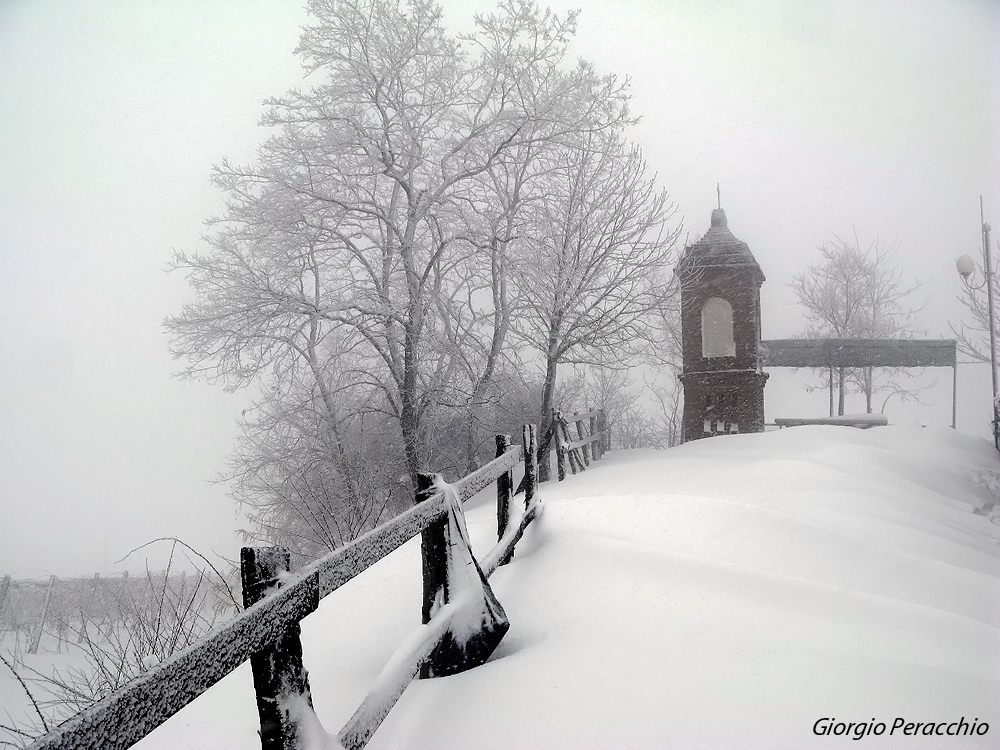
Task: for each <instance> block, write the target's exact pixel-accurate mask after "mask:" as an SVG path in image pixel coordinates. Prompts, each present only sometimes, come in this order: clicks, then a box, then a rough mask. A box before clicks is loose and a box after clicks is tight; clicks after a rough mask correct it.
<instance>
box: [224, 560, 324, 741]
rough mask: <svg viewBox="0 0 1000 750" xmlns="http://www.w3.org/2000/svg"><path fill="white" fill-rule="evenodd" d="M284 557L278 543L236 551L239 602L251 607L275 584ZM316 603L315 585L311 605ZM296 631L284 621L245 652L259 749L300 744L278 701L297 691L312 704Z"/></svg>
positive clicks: (284, 565) (296, 730) (284, 569)
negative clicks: (268, 639) (266, 642)
mask: <svg viewBox="0 0 1000 750" xmlns="http://www.w3.org/2000/svg"><path fill="white" fill-rule="evenodd" d="M289 562H290V555H289V553H288V550H287V549H283V548H281V547H257V548H255V547H243V548H242V549H241V550H240V577H241V579H242V581H243V606H245V607H248V608H249V607H251V606H253V605H254V604H256V603H257V602H259V601H260V600H261V599H263V598H264V597H265V596H267V595H268V594H269V593H270V592H271V591H272V590H273V589H274V588H277V587H279V586H281V581H280V575H281V573H287V572H288V569H289ZM318 605H319V587H318V586H317V588H316V601H315V604H314V608H315V606H318ZM300 633H301V627H300V626H299V623H297V622H296V623H294V624H292V625H289V626H288V628H287V629H286V630H285V632H284V633H283V634H282V635H281V636H280V637H279V638H278V640H276V641H275V642H274V643H272V644H271V645H270V646H268V647H267V648H264V649H262V650H261V651H258V652H257V653H256V654H254V655H253V656H251V657H250V667H251V669H252V670H253V685H254V690H255V691H256V693H257V713H258V714H259V716H260V744H261V749H262V750H299V748H301V747H302V746H303V745H302V743H303V738H301V737H300V736H299V728H298V725H297V723H296V722H295V721H294V719H293V718H292V717H291V716H290V714H289V706H287V705H282V703H283V702H284V701H285V700H287V699H289V698H292V697H293V696H296V695H297V696H299V697H300V699H304V700H305V701H306V703H307V704H308V705H309V707H310V708H312V694H311V693H310V691H309V673H308V672H307V671H306V670H305V667H304V666H303V665H302V641H301V640H300V638H299V635H300Z"/></svg>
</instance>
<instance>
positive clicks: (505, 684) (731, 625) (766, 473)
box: [137, 426, 1000, 750]
mask: <svg viewBox="0 0 1000 750" xmlns="http://www.w3.org/2000/svg"><path fill="white" fill-rule="evenodd" d="M998 480H1000V460H998V458H997V455H996V452H995V451H994V450H993V448H992V446H991V445H990V444H988V443H987V442H986V441H983V440H981V439H979V438H971V437H967V436H965V435H962V434H959V433H955V432H953V431H951V430H935V429H931V428H925V429H921V428H919V427H914V428H902V427H892V426H890V427H883V428H875V429H871V430H867V431H861V430H855V429H851V428H846V427H796V428H791V429H786V430H782V431H779V432H772V433H767V434H762V435H735V436H726V437H718V438H713V439H710V440H702V441H699V442H696V443H691V444H688V445H685V446H683V447H680V448H674V449H671V450H668V451H663V452H657V451H634V452H621V453H611V454H609V455H608V456H607V457H606V458H605V459H604V460H603V461H601V462H599V463H597V464H596V465H594V467H593V468H592V469H591V470H590V471H588V472H587V473H586V474H583V475H579V476H576V477H571V478H570V479H568V480H567V481H565V482H562V483H555V482H552V483H548V484H545V485H542V488H541V492H542V497H543V500H544V504H545V510H544V513H543V514H542V516H541V517H540V518H539V519H538V520H537V521H536V522H535V523H534V524H533V525H532V526H531V527H530V528H529V529H528V531H527V532H526V534H525V539H524V541H523V542H522V544H521V546H520V547H519V548H518V551H517V554H516V556H515V559H514V561H513V562H512V563H511V564H510V565H509V566H507V567H505V568H501V569H500V570H499V571H498V572H497V573H496V574H495V575H494V576H493V577H492V578H491V579H490V582H491V585H492V586H493V589H494V591H495V592H496V594H497V596H498V597H499V599H500V601H501V603H502V604H503V607H504V609H505V610H506V612H507V615H508V617H509V618H510V622H511V629H510V632H509V633H508V635H507V637H506V639H505V640H504V642H503V643H502V644H501V645H500V647H499V649H498V650H497V652H496V654H494V656H493V658H492V659H491V661H490V662H489V663H487V664H486V665H485V666H483V667H480V668H478V669H475V670H473V671H471V672H467V673H465V674H461V675H457V676H452V677H446V678H439V679H434V680H426V681H418V682H414V683H413V684H412V685H411V686H410V687H409V688H408V689H407V691H406V693H404V695H403V697H402V699H401V700H400V702H399V703H398V704H397V705H396V707H395V708H394V709H393V711H392V712H391V713H390V714H389V717H388V718H387V720H386V722H385V724H383V726H382V728H381V729H379V731H378V732H377V733H376V734H375V736H374V738H373V739H372V742H371V744H370V745H369V747H371V748H463V749H473V748H504V749H505V750H509V749H510V748H612V747H614V748H619V747H648V748H654V747H655V748H664V747H670V748H806V747H831V746H843V745H844V744H845V743H848V744H849V743H850V740H848V738H846V737H830V736H816V735H815V734H813V726H814V724H815V723H816V722H817V720H818V719H821V718H823V717H830V718H836V719H837V720H838V721H845V722H846V721H851V722H870V721H871V720H872V719H874V720H875V722H876V723H877V722H885V723H886V724H887V729H886V731H885V733H884V734H883V735H881V736H867V737H865V738H864V739H863V740H862V741H861V742H862V743H863V744H865V745H869V746H874V747H880V748H882V747H886V748H888V747H901V748H902V747H905V748H935V747H942V748H945V747H946V748H965V747H983V748H986V747H998V746H1000V525H996V524H995V523H993V522H991V520H990V519H989V518H988V517H986V515H988V508H989V506H990V504H991V503H992V502H993V500H994V495H993V493H992V491H991V490H990V488H989V487H990V485H992V486H998ZM489 492H490V490H487V491H486V492H485V493H484V494H483V495H482V496H481V497H480V498H477V499H475V500H473V501H472V502H471V503H470V504H468V505H467V506H466V507H467V509H468V526H469V531H470V534H471V536H472V541H473V545H474V549H476V550H477V552H478V553H479V554H484V553H485V552H486V551H487V550H488V549H489V547H490V546H491V544H492V542H493V540H495V536H494V534H495V526H494V524H495V520H494V517H493V507H492V504H491V501H490V497H489ZM984 509H986V510H984ZM977 511H978V513H977ZM984 513H985V514H986V515H984ZM419 617H420V563H419V541H418V540H413V541H411V542H409V543H408V544H407V545H405V546H404V547H402V548H401V549H400V550H398V551H397V552H395V553H393V554H392V555H390V556H389V557H388V558H386V559H385V560H383V561H382V562H381V563H379V564H378V565H376V566H375V567H374V568H372V569H370V570H368V571H367V572H365V573H364V574H362V575H361V576H359V577H358V578H357V579H355V580H354V581H352V582H351V583H350V584H348V585H347V586H345V587H344V588H342V589H340V590H339V591H337V592H335V593H334V594H332V595H331V596H329V597H327V598H326V599H325V600H323V602H322V603H321V605H320V608H319V610H318V611H317V612H316V613H314V614H313V615H311V616H310V617H308V618H307V619H306V620H304V621H303V624H302V632H303V649H304V655H305V663H306V667H307V668H308V669H309V671H310V681H311V683H312V692H313V698H314V700H315V702H316V709H317V714H318V716H319V719H320V721H321V722H322V723H323V725H324V726H325V727H326V729H327V730H328V731H330V732H331V733H336V732H337V731H338V730H339V729H340V727H341V726H342V725H343V724H344V722H345V721H346V720H347V718H348V717H349V716H350V715H351V713H352V712H353V711H354V709H355V708H357V706H358V704H359V703H360V702H361V700H362V698H363V697H364V695H365V693H366V692H367V690H368V689H369V687H370V686H371V685H372V683H373V681H374V679H375V677H376V675H378V673H379V672H380V670H381V669H382V667H383V665H384V664H385V661H386V660H387V659H388V657H389V656H390V655H391V654H392V652H393V651H394V650H395V648H396V646H397V645H398V644H399V643H400V642H401V641H402V640H403V639H404V638H406V637H407V635H408V634H410V633H412V631H413V629H414V628H415V627H418V626H419ZM897 717H899V718H903V719H905V720H906V721H907V722H917V721H919V722H957V721H959V720H960V719H961V718H962V717H965V719H966V721H967V722H970V723H971V721H972V720H973V719H978V721H979V722H984V721H985V722H988V723H989V725H990V728H989V731H988V733H987V734H986V735H985V736H980V737H936V738H934V737H924V736H916V737H914V736H903V735H902V734H901V731H902V730H898V729H897V731H896V732H895V733H894V735H893V736H891V737H890V736H889V732H888V728H889V727H891V725H892V723H893V722H894V720H895V719H896V718H897ZM256 721H257V719H256V709H255V705H254V694H253V686H252V680H251V675H250V669H249V664H245V665H243V667H241V668H240V669H239V670H237V671H236V672H235V673H233V674H232V675H230V676H229V677H227V678H226V679H225V680H223V681H222V682H220V683H219V684H218V685H216V686H215V687H214V688H212V689H211V690H209V691H208V692H207V693H206V694H205V695H203V696H202V697H201V698H199V699H198V700H197V701H195V702H194V703H193V704H192V705H190V706H189V707H188V708H186V709H184V710H183V711H182V712H181V713H180V714H178V715H177V716H175V717H174V718H173V719H171V720H170V721H169V722H167V723H166V724H165V725H163V726H162V727H160V728H159V729H158V730H156V732H154V733H153V734H152V735H150V736H149V737H148V738H146V739H145V740H144V741H143V742H141V743H140V744H139V745H138V746H137V747H140V748H144V749H145V750H150V749H151V748H185V750H196V749H197V748H213V749H214V748H247V749H248V750H250V749H252V748H259V747H260V744H259V740H258V738H257V734H256V728H257V727H256Z"/></svg>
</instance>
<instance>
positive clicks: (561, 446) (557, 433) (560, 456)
mask: <svg viewBox="0 0 1000 750" xmlns="http://www.w3.org/2000/svg"><path fill="white" fill-rule="evenodd" d="M552 437H553V438H555V441H556V468H557V469H558V470H559V481H560V482H561V481H562V480H564V479H565V478H566V444H565V443H564V442H563V440H564V438H563V434H562V412H558V411H557V412H555V413H554V414H553V415H552Z"/></svg>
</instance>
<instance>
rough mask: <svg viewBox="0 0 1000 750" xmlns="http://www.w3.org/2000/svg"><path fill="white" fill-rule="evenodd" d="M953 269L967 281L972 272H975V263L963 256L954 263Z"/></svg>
mask: <svg viewBox="0 0 1000 750" xmlns="http://www.w3.org/2000/svg"><path fill="white" fill-rule="evenodd" d="M955 267H956V268H958V272H959V273H960V274H962V278H963V279H967V278H969V276H971V275H972V272H973V271H975V270H976V261H974V260H973V259H972V258H970V257H969V256H968V255H963V256H961V257H960V258H959V259H958V260H957V261H955Z"/></svg>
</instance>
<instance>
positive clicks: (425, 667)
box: [413, 473, 448, 679]
mask: <svg viewBox="0 0 1000 750" xmlns="http://www.w3.org/2000/svg"><path fill="white" fill-rule="evenodd" d="M433 494H434V474H423V473H421V474H417V493H416V497H414V499H413V502H414V504H419V503H422V502H423V501H424V500H427V499H428V498H430V497H431V496H432V495H433ZM447 522H448V521H447V519H441V520H440V521H438V522H437V523H433V524H431V525H430V526H428V527H427V528H426V529H424V530H423V531H421V532H420V560H421V564H420V567H421V571H422V573H423V580H424V596H423V602H422V604H421V608H420V621H421V622H422V623H423V624H424V625H426V624H427V623H428V622H430V620H431V615H433V614H434V612H433V610H434V602H435V600H436V599H437V598H438V596H441V599H442V601H443V599H444V596H443V593H444V592H443V591H442V592H441V594H439V593H438V592H439V591H441V590H442V589H443V588H444V586H445V581H446V579H447V569H448V558H447V550H446V549H445V538H444V532H445V524H446V523H447ZM430 666H431V665H430V662H429V661H427V662H425V663H423V664H421V665H420V678H421V679H426V678H428V677H430V676H431V672H430Z"/></svg>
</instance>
